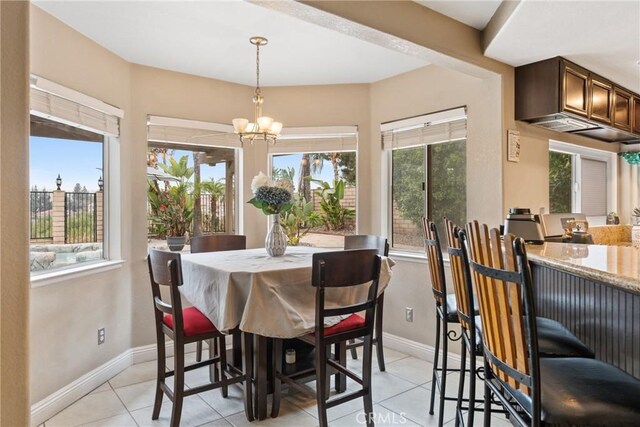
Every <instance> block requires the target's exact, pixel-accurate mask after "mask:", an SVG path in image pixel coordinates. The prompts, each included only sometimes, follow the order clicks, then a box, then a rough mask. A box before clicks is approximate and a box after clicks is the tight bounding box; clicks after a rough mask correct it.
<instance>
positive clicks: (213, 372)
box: [207, 338, 220, 383]
mask: <svg viewBox="0 0 640 427" xmlns="http://www.w3.org/2000/svg"><path fill="white" fill-rule="evenodd" d="M207 346H208V347H209V359H213V358H214V357H216V356H217V355H218V340H216V339H215V338H214V339H212V340H207ZM209 381H210V382H212V383H214V382H217V381H220V377H219V375H218V364H217V363H212V364H211V365H209Z"/></svg>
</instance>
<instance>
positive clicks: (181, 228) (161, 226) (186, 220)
mask: <svg viewBox="0 0 640 427" xmlns="http://www.w3.org/2000/svg"><path fill="white" fill-rule="evenodd" d="M169 160H170V165H169V166H164V167H163V169H164V170H165V172H167V173H169V174H171V175H173V176H174V177H176V178H177V179H178V181H177V182H176V183H168V182H165V188H164V189H160V186H159V185H158V184H157V182H156V183H153V184H152V183H151V182H149V189H148V192H147V197H148V200H149V204H150V205H151V211H152V214H151V216H150V219H151V220H152V221H153V222H154V223H155V224H156V226H157V230H158V231H159V233H158V234H159V235H160V236H166V238H167V245H168V246H169V249H170V250H172V251H180V250H182V248H184V245H185V243H186V240H187V233H188V232H189V231H190V230H191V223H192V221H193V213H194V199H193V195H192V192H191V183H190V182H189V178H191V176H192V175H193V168H189V167H187V160H188V158H187V156H182V157H181V158H180V160H179V161H176V160H175V159H169Z"/></svg>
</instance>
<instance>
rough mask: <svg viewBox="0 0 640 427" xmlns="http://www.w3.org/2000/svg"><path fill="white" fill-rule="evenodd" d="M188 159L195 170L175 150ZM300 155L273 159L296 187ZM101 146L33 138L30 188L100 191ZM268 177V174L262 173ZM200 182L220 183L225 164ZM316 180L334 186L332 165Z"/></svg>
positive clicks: (207, 170)
mask: <svg viewBox="0 0 640 427" xmlns="http://www.w3.org/2000/svg"><path fill="white" fill-rule="evenodd" d="M185 155H186V156H188V164H189V166H193V156H192V153H191V152H190V151H184V150H175V151H174V158H176V159H179V158H180V157H182V156H185ZM301 158H302V155H301V154H287V155H279V156H274V157H273V167H277V168H290V167H292V168H294V170H295V171H296V175H295V179H294V185H295V184H297V178H298V173H299V168H300V160H301ZM102 168H103V165H102V144H101V143H98V142H87V141H75V140H67V139H58V138H44V137H37V136H32V137H31V138H30V152H29V173H30V184H29V187H30V188H32V187H33V186H34V185H37V186H38V189H39V190H42V189H44V188H46V189H47V190H50V191H51V190H55V189H56V178H57V177H58V174H60V178H62V187H61V188H62V190H66V191H73V187H74V186H75V185H76V183H79V184H80V185H81V186H83V187H86V188H87V190H88V191H89V192H94V191H97V190H98V179H99V178H100V177H101V176H102ZM263 172H264V173H267V171H266V170H265V171H263ZM200 175H201V179H202V180H203V181H204V180H209V179H214V180H219V179H222V178H224V164H223V163H218V164H217V165H216V166H213V167H212V166H208V165H203V166H201V169H200ZM314 178H319V179H322V180H324V181H328V182H331V181H332V180H333V169H332V167H331V164H330V163H329V162H325V165H324V167H323V168H322V171H321V173H320V174H319V175H318V176H314Z"/></svg>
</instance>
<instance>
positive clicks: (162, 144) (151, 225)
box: [147, 116, 240, 248]
mask: <svg viewBox="0 0 640 427" xmlns="http://www.w3.org/2000/svg"><path fill="white" fill-rule="evenodd" d="M232 131H233V129H232V128H231V127H230V126H227V125H221V124H216V123H207V122H197V121H193V120H181V119H173V118H167V117H157V116H150V117H149V126H148V151H147V195H148V199H147V201H148V203H147V218H148V236H149V245H150V246H152V247H162V248H166V247H167V242H166V239H167V237H181V236H184V235H185V234H186V233H188V234H189V235H191V236H198V235H202V234H211V233H226V234H234V233H236V230H237V218H236V196H235V188H236V183H235V176H236V164H237V162H236V157H237V149H238V148H239V146H240V143H239V141H238V139H237V136H236V135H234V134H230V133H229V132H232Z"/></svg>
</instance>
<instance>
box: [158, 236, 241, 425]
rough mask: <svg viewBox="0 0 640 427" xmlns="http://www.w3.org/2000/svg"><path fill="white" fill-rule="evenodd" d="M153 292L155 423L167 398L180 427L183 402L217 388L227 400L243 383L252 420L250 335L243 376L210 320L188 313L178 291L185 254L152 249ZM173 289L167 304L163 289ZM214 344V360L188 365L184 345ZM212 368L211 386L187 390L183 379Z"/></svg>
mask: <svg viewBox="0 0 640 427" xmlns="http://www.w3.org/2000/svg"><path fill="white" fill-rule="evenodd" d="M147 262H148V266H149V277H150V279H151V292H152V296H153V307H154V315H155V324H156V339H157V348H158V372H157V380H156V395H155V401H154V407H153V413H152V416H151V419H153V420H156V419H158V417H159V416H160V409H161V407H162V399H163V395H167V397H168V398H169V399H170V400H171V401H172V402H173V408H172V411H171V426H172V427H177V426H179V425H180V416H181V413H182V401H183V399H184V397H187V396H191V395H193V394H196V393H201V392H204V391H207V390H212V389H215V388H220V389H222V392H223V396H224V397H226V396H227V388H228V386H229V385H231V384H236V383H244V390H245V396H244V398H245V415H246V416H247V419H248V420H250V421H251V420H253V410H252V395H251V392H252V388H251V377H252V360H251V358H250V354H251V353H252V348H253V347H252V346H253V344H252V341H251V339H250V337H249V336H248V335H245V340H244V343H245V347H246V348H245V354H246V357H245V363H244V364H245V367H244V372H243V371H242V370H239V369H237V368H236V367H234V366H231V365H229V364H227V361H226V351H224V349H225V345H224V340H225V336H224V335H223V334H222V333H220V332H219V331H218V330H217V329H216V327H215V326H214V325H213V323H211V321H210V320H209V319H208V318H207V317H206V316H205V315H204V314H202V313H201V312H200V311H198V309H196V308H195V307H188V308H185V309H183V308H182V302H181V296H180V291H179V289H178V288H179V287H180V286H181V285H182V269H181V258H180V253H176V252H164V251H160V250H157V249H150V250H149V256H148V258H147ZM161 286H162V287H166V288H168V294H169V298H168V299H166V300H165V299H163V298H162V294H161V291H160V287H161ZM165 336H168V337H169V338H170V339H171V340H173V349H174V351H173V364H174V366H173V370H171V371H166V354H165ZM203 340H215V341H218V344H219V347H218V348H220V349H221V350H222V351H220V352H219V354H218V353H216V351H215V349H214V348H215V347H214V346H209V358H208V359H207V360H205V361H201V362H196V363H194V364H192V365H187V366H185V346H186V345H187V344H189V343H193V342H197V341H203ZM205 366H210V367H211V369H213V370H214V371H215V372H214V373H213V375H211V379H212V381H211V382H210V383H209V384H205V385H201V386H197V387H192V388H189V389H185V386H184V374H185V372H188V371H191V370H193V369H198V368H202V367H205ZM172 376H173V378H174V383H173V390H172V389H171V388H170V387H169V386H168V385H167V383H166V379H167V378H168V377H172Z"/></svg>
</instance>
